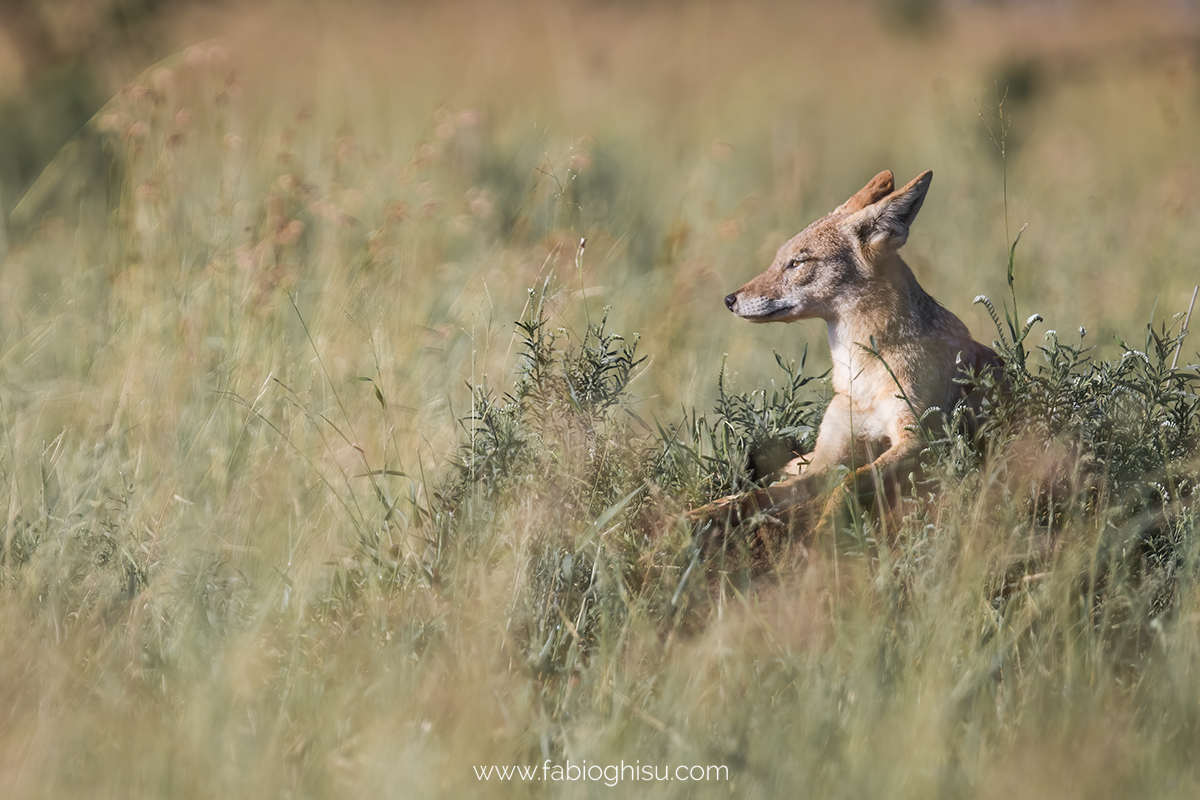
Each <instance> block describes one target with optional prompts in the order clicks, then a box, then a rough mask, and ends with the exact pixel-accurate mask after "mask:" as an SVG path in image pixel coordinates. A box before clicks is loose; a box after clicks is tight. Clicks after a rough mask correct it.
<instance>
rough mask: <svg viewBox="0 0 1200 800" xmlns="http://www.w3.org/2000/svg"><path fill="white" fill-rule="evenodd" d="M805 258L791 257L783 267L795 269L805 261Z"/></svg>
mask: <svg viewBox="0 0 1200 800" xmlns="http://www.w3.org/2000/svg"><path fill="white" fill-rule="evenodd" d="M807 260H808V259H807V258H793V259H791V260H790V261H788V262H787V264H785V265H784V267H783V268H784V269H795V268H796V267H798V266H800V265H801V264H803V263H804V262H805V261H807Z"/></svg>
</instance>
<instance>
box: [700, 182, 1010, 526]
mask: <svg viewBox="0 0 1200 800" xmlns="http://www.w3.org/2000/svg"><path fill="white" fill-rule="evenodd" d="M932 177H933V173H931V172H923V173H921V174H920V175H918V176H917V177H916V178H914V179H913V180H912V181H911V182H910V183H908V185H906V186H904V187H903V188H901V189H899V190H894V182H893V178H892V173H891V172H889V171H884V172H881V173H879V174H878V175H876V176H875V177H874V178H872V179H871V181H870V182H869V183H867V185H866V186H864V187H863V188H862V189H860V190H859V191H858V192H856V193H855V194H854V195H853V196H852V197H851V198H850V199H849V200H847V201H846V202H845V203H843V204H842V205H840V206H838V207H837V208H836V209H834V211H833V212H832V213H830V214H829V215H827V216H825V217H822V218H821V219H819V220H817V221H816V222H814V223H812V224H811V225H809V226H808V227H807V228H805V229H804V230H803V231H801V232H800V233H799V234H797V235H796V236H795V237H793V238H792V239H791V240H790V241H788V242H787V243H786V244H785V245H783V247H781V248H779V251H778V253H777V254H776V256H775V260H774V262H773V263H772V264H771V266H770V267H769V268H768V269H767V270H766V272H764V273H762V274H761V275H759V276H758V277H756V278H754V279H753V280H751V281H750V282H749V283H747V284H746V285H745V286H743V287H742V288H740V289H738V290H737V291H736V292H734V293H733V294H731V295H729V296H728V297H726V298H725V304H726V305H727V306H728V307H729V310H730V311H732V312H733V313H735V314H737V315H738V316H739V317H742V318H743V319H746V320H749V321H750V322H794V321H796V320H802V319H814V318H815V319H822V320H824V321H825V324H826V326H827V328H828V333H829V348H830V354H831V356H832V360H833V369H832V384H833V391H834V395H833V398H832V400H831V401H830V404H829V408H828V409H827V410H826V412H825V417H824V420H823V421H822V423H821V428H820V431H819V432H818V435H817V443H816V448H815V449H814V450H813V452H812V453H811V454H810V455H809V456H808V457H807V458H806V459H802V460H798V461H797V462H794V463H793V464H792V465H789V466H790V467H791V469H790V470H788V471H789V472H790V473H792V474H793V477H791V478H788V479H787V480H784V481H783V482H781V483H779V484H776V485H775V486H772V487H769V488H767V489H764V490H760V491H758V492H754V493H752V494H750V495H747V496H743V497H741V498H726V500H724V501H718V503H717V504H715V505H714V506H712V507H709V508H707V509H706V510H703V511H704V513H703V514H701V516H707V517H709V518H716V517H718V516H719V515H720V514H722V513H723V514H725V515H726V519H727V520H728V521H731V522H736V521H738V520H739V519H740V518H742V517H746V516H748V515H749V514H752V513H754V512H766V513H773V512H775V511H778V510H780V509H784V508H787V507H791V506H795V505H796V504H800V503H805V502H806V501H811V500H812V499H813V498H815V497H816V496H817V495H818V494H820V493H822V490H823V488H824V485H827V484H821V483H820V482H821V480H822V479H826V480H827V476H828V475H830V474H832V472H833V470H835V469H836V468H837V467H838V466H846V467H849V468H850V469H851V470H853V475H852V476H851V477H850V478H849V479H848V480H847V481H846V482H845V483H843V484H842V486H841V489H840V490H839V491H835V492H834V494H833V495H832V496H831V497H829V498H828V501H827V502H826V503H822V504H820V505H821V506H822V508H823V511H822V513H821V516H820V520H821V522H820V523H818V524H822V523H824V522H827V521H828V520H829V519H830V516H831V514H833V513H835V512H836V511H837V510H838V509H839V508H840V507H844V505H845V500H846V492H847V491H856V492H860V493H861V492H870V491H872V490H873V489H874V488H875V487H876V486H879V485H881V484H880V481H884V482H886V481H888V480H891V479H894V478H895V477H896V474H897V472H898V470H900V469H902V468H906V467H908V468H911V467H910V466H909V465H911V463H912V462H913V460H914V457H915V456H916V455H917V454H918V453H919V452H920V450H921V446H922V440H921V436H920V433H919V432H918V431H917V425H918V419H919V417H920V416H921V415H922V414H924V412H925V411H926V410H928V409H929V408H932V407H938V408H941V409H943V410H945V411H947V412H949V411H950V409H951V408H952V407H953V406H954V405H955V404H956V403H958V402H959V401H960V400H962V399H963V397H964V395H965V390H964V387H963V386H962V385H961V384H960V383H958V382H956V379H957V378H960V377H961V376H962V375H963V374H964V372H966V371H968V370H969V371H971V372H973V373H975V374H980V373H982V372H984V371H985V370H989V369H994V368H995V367H997V366H998V365H999V363H1000V362H999V359H998V357H997V356H996V354H995V353H994V352H993V351H992V350H991V348H988V347H986V346H984V345H982V344H980V343H979V342H976V341H975V340H974V339H972V338H971V334H970V332H969V331H968V330H967V327H966V325H964V324H963V323H962V322H961V321H960V320H959V319H958V317H956V316H954V314H952V313H950V312H949V311H948V310H946V309H945V308H943V307H942V306H941V305H940V304H939V303H938V302H937V301H936V300H934V299H933V298H932V297H930V296H929V295H928V294H927V293H926V292H925V290H924V289H922V288H921V285H920V284H919V283H917V279H916V277H915V276H914V275H913V273H912V270H911V269H909V267H908V265H907V264H905V263H904V260H903V259H901V258H900V255H899V253H898V251H899V249H900V247H901V246H902V245H903V244H904V243H905V241H906V240H907V239H908V231H909V227H910V226H911V224H912V222H913V220H914V219H915V218H916V215H917V212H918V211H919V210H920V208H921V204H922V202H923V201H924V199H925V193H926V192H927V191H928V189H929V184H930V181H931V180H932ZM872 343H873V344H872ZM869 350H877V352H878V355H875V354H874V353H873V352H869ZM889 369H890V371H891V373H890V374H889ZM818 484H820V485H818ZM808 506H809V507H812V503H811V502H808Z"/></svg>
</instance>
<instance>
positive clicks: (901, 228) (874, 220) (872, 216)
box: [855, 170, 933, 250]
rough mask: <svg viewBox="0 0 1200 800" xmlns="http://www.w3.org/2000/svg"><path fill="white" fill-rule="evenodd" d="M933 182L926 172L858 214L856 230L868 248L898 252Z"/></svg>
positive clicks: (906, 238)
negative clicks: (888, 249) (882, 248)
mask: <svg viewBox="0 0 1200 800" xmlns="http://www.w3.org/2000/svg"><path fill="white" fill-rule="evenodd" d="M932 180H933V172H931V171H929V170H926V171H925V172H922V173H921V174H920V175H918V176H917V177H915V178H913V179H912V180H911V181H909V183H908V185H907V186H905V187H904V188H903V189H899V190H897V191H895V192H892V193H891V194H889V195H888V196H887V197H884V198H883V199H882V200H879V201H878V202H876V203H874V204H873V205H870V206H868V207H867V208H864V209H863V210H862V211H860V212H859V213H858V215H857V216H858V217H859V219H858V220H856V225H855V228H856V229H857V231H858V235H859V237H860V238H861V239H862V241H863V242H864V243H865V244H866V245H867V246H868V247H888V248H891V249H892V250H899V249H900V247H902V246H903V245H904V243H905V242H906V241H908V229H909V227H910V226H911V225H912V223H913V220H915V219H916V218H917V212H918V211H920V210H921V204H922V203H924V202H925V194H926V193H927V192H928V191H929V184H930V182H931V181H932Z"/></svg>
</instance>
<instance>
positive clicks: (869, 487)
mask: <svg viewBox="0 0 1200 800" xmlns="http://www.w3.org/2000/svg"><path fill="white" fill-rule="evenodd" d="M920 454H921V440H920V439H919V438H918V437H917V436H916V435H915V434H911V435H907V436H903V437H900V439H899V441H897V442H896V444H894V445H892V446H891V447H889V448H888V449H887V450H885V451H884V452H883V453H882V454H880V456H879V458H877V459H875V460H874V461H872V462H871V463H870V464H867V465H866V466H863V467H859V468H858V469H856V470H855V471H854V472H852V473H851V474H849V475H847V476H846V477H845V479H843V480H842V481H841V482H839V483H838V485H837V486H836V487H834V490H833V491H832V492H830V494H829V497H828V498H827V499H826V501H825V506H824V509H823V510H822V512H821V517H820V519H819V520H817V523H816V527H817V529H818V530H827V529H828V528H829V527H830V526H832V525H833V524H834V522H835V521H836V519H837V518H838V516H839V515H840V514H842V513H843V512H844V511H845V510H846V508H847V506H848V504H849V502H850V500H851V499H852V498H853V499H855V500H858V501H864V500H867V499H868V498H871V499H873V501H874V505H875V508H876V512H877V513H878V514H879V515H880V516H883V515H885V514H887V513H888V512H889V511H890V510H892V509H893V508H894V507H895V506H896V505H897V504H898V503H899V498H900V495H901V493H902V492H903V491H904V490H905V489H906V488H909V487H910V486H911V483H912V481H911V475H912V473H913V472H914V470H916V469H917V467H918V458H919V456H920Z"/></svg>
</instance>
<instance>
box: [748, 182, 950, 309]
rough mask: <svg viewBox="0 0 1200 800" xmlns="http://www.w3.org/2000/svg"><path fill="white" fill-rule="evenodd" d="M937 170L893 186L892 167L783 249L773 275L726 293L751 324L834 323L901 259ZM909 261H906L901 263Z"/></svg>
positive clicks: (767, 272)
mask: <svg viewBox="0 0 1200 800" xmlns="http://www.w3.org/2000/svg"><path fill="white" fill-rule="evenodd" d="M931 180H933V173H932V172H929V171H926V172H922V173H921V174H920V175H918V176H917V177H916V178H913V180H912V181H911V182H910V183H909V184H908V185H907V186H905V187H904V188H902V189H899V190H894V187H895V184H894V181H893V178H892V173H891V172H890V171H889V170H884V171H883V172H881V173H879V174H878V175H876V176H875V177H874V178H872V179H871V180H870V182H868V183H867V185H866V186H864V187H863V188H861V189H859V190H858V191H857V192H855V194H854V195H853V196H852V197H851V198H850V199H849V200H847V201H846V202H844V203H842V204H841V205H840V206H838V207H837V208H835V209H834V210H833V211H832V213H830V214H828V215H827V216H824V217H822V218H821V219H819V220H817V221H816V222H814V223H812V224H811V225H809V226H808V227H807V228H805V229H804V230H802V231H800V233H798V234H796V236H794V237H792V239H791V240H790V241H789V242H788V243H787V244H785V245H784V246H783V247H781V248H779V252H778V253H776V254H775V261H774V262H772V264H771V266H770V268H768V269H767V271H766V272H764V273H763V274H761V275H759V276H758V277H757V278H755V279H754V280H752V281H750V282H749V283H747V284H746V285H745V286H743V287H742V288H741V289H738V290H737V291H736V292H734V293H733V294H731V295H729V296H727V297H726V298H725V305H726V306H727V307H728V308H729V310H730V311H732V312H733V313H735V314H737V315H738V316H739V317H742V318H743V319H748V320H750V321H751V322H792V321H794V320H798V319H810V318H813V317H820V318H822V319H825V320H835V319H837V318H839V317H841V316H842V315H843V314H845V313H847V312H849V311H850V310H851V309H853V308H854V307H855V306H856V305H857V304H858V302H859V300H860V299H861V298H862V297H863V296H864V295H865V294H867V293H869V291H870V288H869V287H870V285H871V284H872V283H873V282H875V281H878V280H880V279H883V280H886V279H887V276H886V273H887V272H888V270H889V269H890V268H891V267H892V265H893V263H894V262H898V261H899V258H898V257H896V251H897V250H899V249H900V247H901V246H902V245H903V244H904V242H905V241H907V239H908V229H909V226H910V225H912V222H913V220H914V219H915V218H916V216H917V212H918V211H920V210H921V203H922V202H924V200H925V193H926V192H927V191H928V190H929V183H930V181H931ZM901 263H902V262H901Z"/></svg>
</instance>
